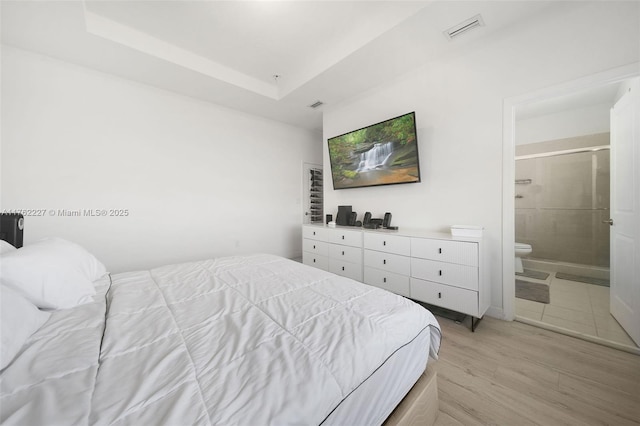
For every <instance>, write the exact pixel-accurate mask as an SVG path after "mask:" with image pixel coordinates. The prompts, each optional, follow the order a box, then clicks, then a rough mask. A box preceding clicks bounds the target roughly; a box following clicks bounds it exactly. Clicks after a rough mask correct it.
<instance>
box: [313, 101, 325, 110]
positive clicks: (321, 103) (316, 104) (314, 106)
mask: <svg viewBox="0 0 640 426" xmlns="http://www.w3.org/2000/svg"><path fill="white" fill-rule="evenodd" d="M322 105H324V102H322V101H315V102H314V103H312V104H311V105H309V108H314V109H315V108H318V107H320V106H322Z"/></svg>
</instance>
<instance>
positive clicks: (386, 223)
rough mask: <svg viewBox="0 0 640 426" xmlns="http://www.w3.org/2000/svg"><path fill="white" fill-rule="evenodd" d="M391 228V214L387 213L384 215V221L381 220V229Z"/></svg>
mask: <svg viewBox="0 0 640 426" xmlns="http://www.w3.org/2000/svg"><path fill="white" fill-rule="evenodd" d="M389 226H391V213H389V212H387V213H385V214H384V219H383V220H382V227H383V228H387V227H389Z"/></svg>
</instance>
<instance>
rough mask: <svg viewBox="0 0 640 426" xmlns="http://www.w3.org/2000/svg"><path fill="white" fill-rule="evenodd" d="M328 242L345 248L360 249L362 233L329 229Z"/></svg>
mask: <svg viewBox="0 0 640 426" xmlns="http://www.w3.org/2000/svg"><path fill="white" fill-rule="evenodd" d="M329 242H330V243H334V244H342V245H345V246H352V247H362V231H360V230H358V231H350V230H346V229H330V230H329Z"/></svg>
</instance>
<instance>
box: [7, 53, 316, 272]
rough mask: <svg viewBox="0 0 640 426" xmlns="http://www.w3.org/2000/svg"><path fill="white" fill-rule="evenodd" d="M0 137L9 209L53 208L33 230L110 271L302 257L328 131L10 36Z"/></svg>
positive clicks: (34, 221) (28, 235) (28, 233)
mask: <svg viewBox="0 0 640 426" xmlns="http://www.w3.org/2000/svg"><path fill="white" fill-rule="evenodd" d="M1 147H2V151H1V154H2V159H1V163H0V164H1V167H2V169H1V177H2V180H1V183H2V187H1V190H2V193H1V196H0V209H2V210H7V209H45V211H46V213H45V215H44V217H31V216H30V217H27V218H26V230H25V242H26V243H29V242H32V241H34V240H37V239H39V238H41V237H45V236H61V237H63V238H68V239H70V240H73V241H76V242H78V243H80V244H81V245H83V246H85V247H87V248H88V249H89V250H90V251H92V252H93V253H94V254H95V255H96V256H97V257H98V258H100V259H101V260H102V261H103V262H104V263H105V264H106V265H107V267H108V269H109V270H111V271H112V272H119V271H124V270H132V269H139V268H149V267H153V266H157V265H161V264H166V263H170V262H179V261H186V260H195V259H201V258H207V257H211V256H218V255H230V254H236V253H247V252H269V253H274V254H279V255H283V256H286V257H294V256H299V255H300V254H301V253H302V248H301V231H300V225H301V223H302V202H301V197H302V164H303V162H315V163H320V162H321V158H322V151H321V135H320V134H319V133H313V132H310V131H307V130H303V129H299V128H295V127H292V126H289V125H285V124H282V123H278V122H274V121H270V120H266V119H263V118H259V117H255V116H251V115H248V114H244V113H241V112H237V111H234V110H230V109H225V108H222V107H219V106H216V105H212V104H207V103H204V102H201V101H198V100H195V99H191V98H188V97H184V96H180V95H177V94H174V93H171V92H167V91H162V90H159V89H156V88H152V87H149V86H145V85H140V84H137V83H133V82H130V81H127V80H123V79H120V78H117V77H114V76H110V75H107V74H102V73H99V72H96V71H93V70H90V69H86V68H81V67H77V66H74V65H71V64H68V63H64V62H60V61H57V60H53V59H51V58H48V57H44V56H41V55H37V54H32V53H28V52H26V51H22V50H18V49H14V48H9V47H6V46H3V51H2V144H1ZM61 209H68V210H76V209H128V211H129V216H128V217H61V216H59V215H58V210H61ZM50 210H51V211H54V212H55V215H54V216H50V214H49V211H50Z"/></svg>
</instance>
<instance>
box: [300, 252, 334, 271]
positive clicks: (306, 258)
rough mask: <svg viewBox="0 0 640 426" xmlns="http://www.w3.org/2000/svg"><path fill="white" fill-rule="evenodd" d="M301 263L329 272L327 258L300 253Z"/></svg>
mask: <svg viewBox="0 0 640 426" xmlns="http://www.w3.org/2000/svg"><path fill="white" fill-rule="evenodd" d="M302 263H304V264H305V265H309V266H313V267H315V268H318V269H322V270H323V271H328V270H329V258H328V257H327V256H321V255H319V254H314V253H309V252H304V253H302Z"/></svg>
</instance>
